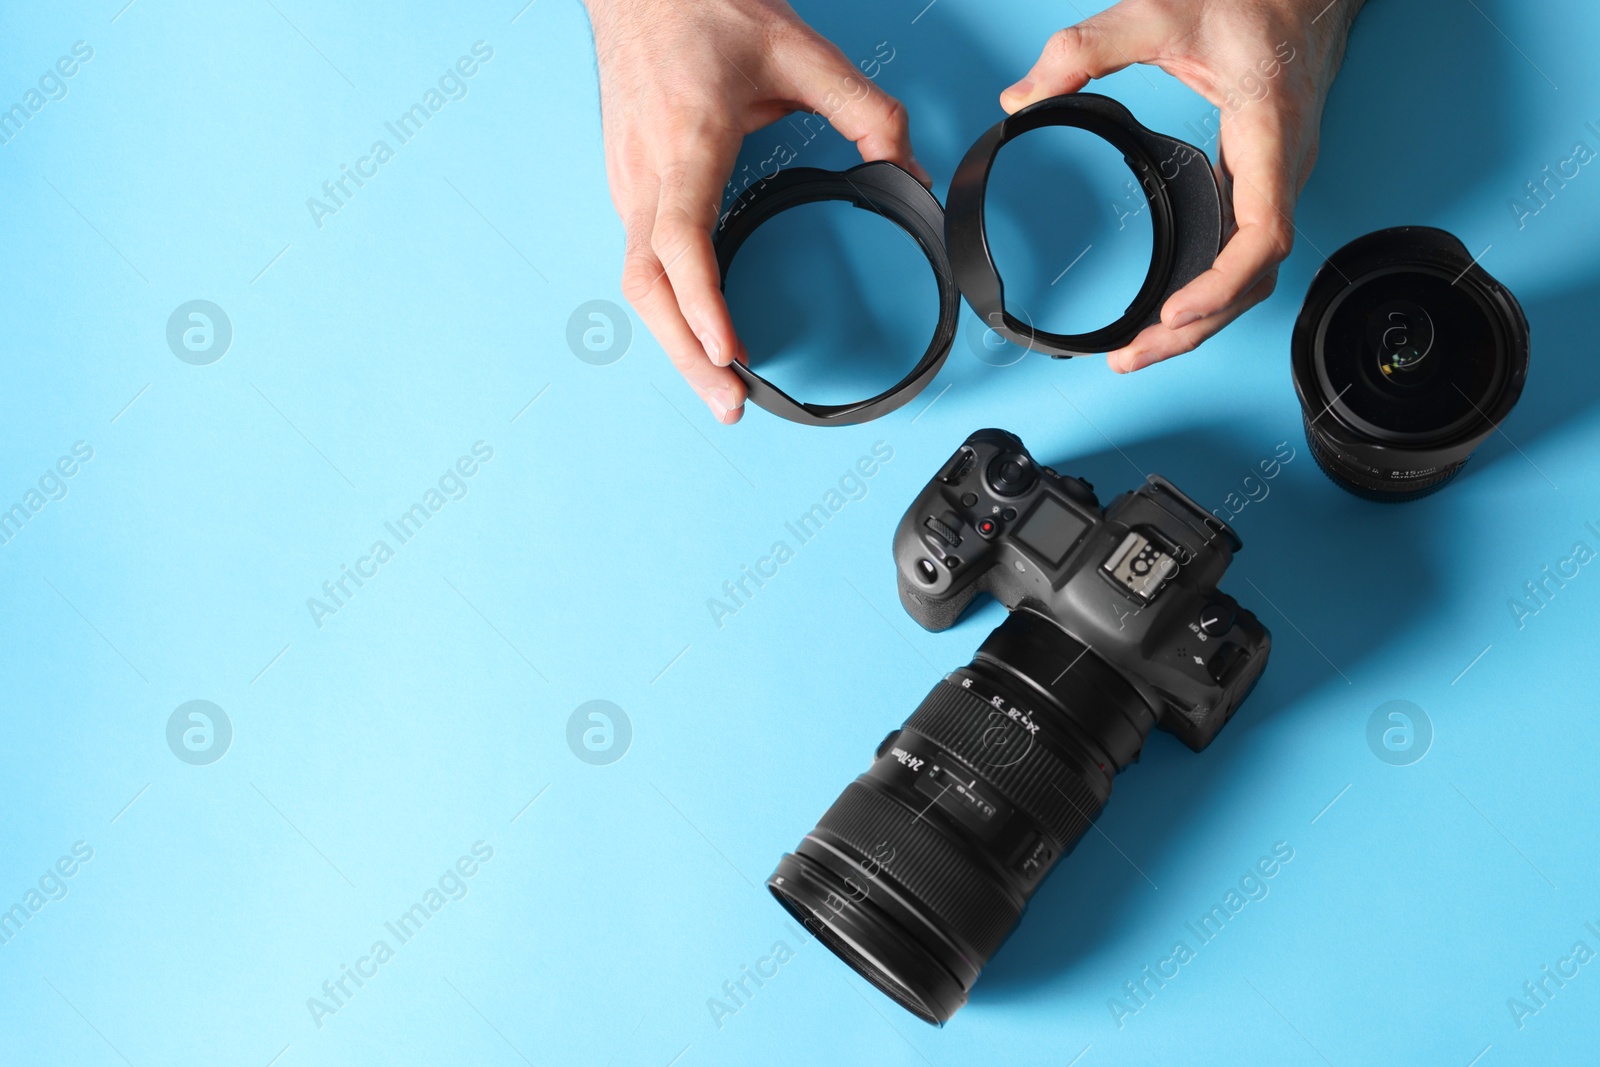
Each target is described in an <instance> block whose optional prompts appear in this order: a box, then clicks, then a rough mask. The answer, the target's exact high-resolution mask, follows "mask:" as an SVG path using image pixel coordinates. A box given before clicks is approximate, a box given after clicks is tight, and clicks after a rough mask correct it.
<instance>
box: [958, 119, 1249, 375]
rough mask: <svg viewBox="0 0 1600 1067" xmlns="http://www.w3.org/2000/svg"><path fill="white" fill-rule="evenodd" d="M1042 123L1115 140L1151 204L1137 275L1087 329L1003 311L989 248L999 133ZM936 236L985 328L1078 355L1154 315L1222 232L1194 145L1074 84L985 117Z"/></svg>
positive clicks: (1199, 266)
mask: <svg viewBox="0 0 1600 1067" xmlns="http://www.w3.org/2000/svg"><path fill="white" fill-rule="evenodd" d="M1044 126H1072V127H1076V128H1078V129H1081V130H1086V131H1088V132H1089V133H1092V134H1094V135H1095V136H1097V137H1099V138H1101V139H1102V140H1104V141H1106V142H1107V143H1109V144H1110V145H1111V146H1112V147H1113V148H1116V149H1117V150H1119V151H1120V152H1121V153H1122V158H1123V160H1124V162H1126V163H1127V164H1128V167H1129V169H1130V170H1132V171H1133V175H1134V177H1135V178H1136V179H1137V180H1138V182H1139V188H1140V190H1142V191H1143V193H1144V196H1145V200H1146V201H1147V202H1148V203H1149V206H1150V224H1151V235H1152V245H1151V249H1150V269H1149V271H1148V272H1147V273H1146V274H1145V278H1144V283H1143V284H1142V285H1141V286H1140V287H1139V292H1138V293H1137V294H1136V295H1135V296H1134V298H1133V301H1132V302H1131V303H1130V304H1129V305H1128V307H1127V310H1126V311H1124V312H1123V314H1122V316H1121V317H1120V318H1118V319H1117V320H1116V321H1115V322H1113V323H1110V324H1109V325H1106V326H1102V327H1101V328H1100V329H1098V330H1093V331H1090V332H1089V333H1078V334H1062V333H1050V332H1048V331H1045V330H1037V329H1034V328H1033V327H1032V326H1031V325H1029V324H1028V323H1025V322H1023V321H1022V320H1020V319H1018V318H1017V317H1016V316H1015V315H1012V314H1011V313H1010V312H1008V311H1006V307H1005V286H1004V283H1003V282H1002V281H1001V280H1000V272H999V271H998V270H997V269H996V268H995V265H994V257H993V255H992V254H991V253H990V250H989V237H988V232H987V229H986V227H985V223H984V214H983V203H984V196H985V192H986V190H987V188H988V184H989V172H990V170H992V169H993V167H994V160H995V156H996V155H998V154H999V152H1000V149H1001V147H1003V146H1004V145H1005V143H1006V142H1007V141H1010V140H1012V139H1014V138H1016V137H1020V136H1022V135H1023V134H1025V133H1028V132H1030V131H1032V130H1037V129H1039V128H1041V127H1044ZM945 242H946V244H947V245H948V247H949V249H950V263H951V265H952V266H953V267H954V268H955V272H956V285H957V286H959V287H960V289H961V295H963V296H965V297H966V298H967V303H968V304H969V305H971V307H972V310H973V311H975V312H977V315H978V318H980V319H982V320H983V322H984V323H985V324H986V325H988V326H989V328H990V329H992V330H994V331H995V332H996V333H998V334H999V335H1000V336H1002V337H1004V338H1005V339H1006V340H1008V341H1010V342H1012V343H1013V344H1017V345H1021V346H1022V347H1024V348H1027V349H1030V350H1033V351H1038V352H1045V353H1047V354H1049V355H1051V356H1055V357H1057V358H1066V357H1070V356H1086V355H1091V354H1094V353H1097V352H1109V351H1112V350H1113V349H1117V348H1121V347H1122V346H1123V345H1125V344H1127V343H1128V342H1130V341H1132V340H1133V339H1134V338H1135V337H1137V336H1138V335H1139V331H1140V330H1143V329H1144V328H1145V327H1146V326H1151V325H1154V324H1155V323H1157V322H1159V321H1161V305H1162V304H1164V303H1166V300H1167V297H1169V296H1171V295H1172V294H1173V293H1175V292H1177V291H1178V290H1179V289H1181V288H1183V287H1184V286H1185V285H1188V284H1189V282H1191V281H1193V280H1194V279H1195V278H1196V277H1197V276H1198V275H1199V274H1200V273H1201V272H1202V271H1204V270H1206V269H1207V268H1209V267H1210V266H1211V264H1212V262H1213V261H1214V260H1215V259H1216V258H1217V252H1218V250H1219V249H1220V248H1221V242H1222V199H1221V196H1220V194H1219V193H1218V190H1217V179H1216V175H1215V174H1213V173H1212V171H1211V164H1210V162H1209V161H1208V160H1207V159H1206V154H1205V153H1204V152H1202V151H1201V150H1200V149H1198V148H1196V147H1194V146H1193V145H1191V144H1188V143H1186V142H1184V141H1180V140H1177V139H1176V138H1172V137H1165V136H1163V135H1161V134H1158V133H1155V132H1153V131H1151V130H1148V129H1146V128H1145V127H1144V126H1141V125H1140V124H1139V122H1138V120H1137V119H1135V118H1134V117H1133V115H1132V113H1130V112H1129V111H1128V109H1127V108H1125V107H1123V106H1122V105H1121V104H1119V103H1117V102H1116V101H1115V100H1112V99H1111V98H1110V97H1108V96H1100V95H1098V94H1096V93H1074V94H1071V95H1069V96H1056V97H1052V98H1050V99H1049V100H1041V101H1039V102H1038V103H1036V104H1030V105H1029V106H1028V107H1025V108H1023V109H1022V110H1021V111H1018V112H1017V113H1016V114H1015V115H1011V116H1010V117H1008V118H1005V119H1002V120H1001V121H1000V122H997V123H995V124H994V125H993V126H991V127H989V130H988V132H986V133H985V134H984V135H983V136H982V137H980V138H978V140H977V143H976V144H974V145H973V146H972V147H971V148H970V149H968V150H967V155H966V158H965V159H963V160H962V161H961V165H960V166H959V167H957V168H956V174H955V177H954V178H953V179H952V180H951V182H950V195H949V196H948V197H947V198H946V206H945Z"/></svg>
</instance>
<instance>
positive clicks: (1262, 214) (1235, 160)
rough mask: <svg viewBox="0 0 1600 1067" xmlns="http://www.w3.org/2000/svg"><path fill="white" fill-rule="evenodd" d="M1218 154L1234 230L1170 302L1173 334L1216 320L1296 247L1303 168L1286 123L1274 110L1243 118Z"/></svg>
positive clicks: (1167, 316) (1166, 318)
mask: <svg viewBox="0 0 1600 1067" xmlns="http://www.w3.org/2000/svg"><path fill="white" fill-rule="evenodd" d="M1222 137H1223V140H1222V142H1221V148H1220V152H1221V154H1222V156H1223V160H1222V162H1223V163H1224V164H1225V166H1226V169H1227V170H1228V172H1229V173H1230V174H1231V177H1232V182H1231V186H1232V188H1231V192H1232V197H1231V201H1232V205H1233V216H1234V220H1235V223H1236V224H1237V227H1238V228H1237V229H1236V230H1235V231H1234V233H1233V236H1231V237H1230V238H1229V239H1228V243H1227V244H1226V245H1225V246H1224V247H1223V249H1222V252H1221V253H1220V254H1219V255H1218V256H1217V259H1216V262H1215V263H1213V264H1212V266H1211V269H1209V270H1207V271H1206V272H1204V273H1203V274H1201V275H1200V276H1199V277H1197V278H1195V279H1194V280H1193V281H1191V282H1190V283H1189V284H1188V285H1186V286H1184V287H1183V288H1182V289H1180V290H1179V291H1178V292H1176V293H1174V294H1173V295H1172V296H1171V297H1169V298H1168V299H1167V302H1166V304H1165V305H1164V306H1163V307H1162V309H1161V320H1162V322H1163V323H1165V324H1166V325H1167V326H1168V327H1169V328H1171V329H1178V330H1181V329H1182V328H1183V327H1185V326H1187V325H1188V324H1189V323H1192V322H1196V321H1199V320H1201V319H1205V318H1209V317H1211V316H1213V315H1216V314H1217V313H1218V312H1220V311H1222V310H1223V309H1225V308H1227V307H1229V306H1230V305H1232V304H1234V303H1236V302H1238V301H1239V300H1240V299H1241V298H1243V297H1244V295H1245V294H1246V293H1248V292H1250V291H1251V290H1252V289H1253V288H1254V287H1255V286H1256V284H1257V283H1258V282H1259V281H1260V280H1261V279H1262V278H1263V277H1265V276H1267V274H1268V273H1269V272H1275V271H1276V269H1277V266H1278V264H1279V263H1282V262H1283V261H1284V260H1285V259H1286V258H1288V255H1289V251H1290V249H1291V248H1292V247H1293V246H1294V235H1295V231H1294V202H1295V196H1296V192H1297V190H1298V187H1299V184H1300V181H1299V170H1300V166H1299V162H1298V160H1297V159H1296V158H1295V157H1296V156H1297V154H1298V152H1297V149H1296V148H1295V147H1294V146H1293V144H1292V143H1291V135H1290V132H1289V127H1288V124H1287V117H1286V116H1285V115H1284V114H1283V113H1282V112H1281V111H1279V110H1277V109H1274V108H1259V109H1254V113H1249V112H1246V113H1242V114H1240V115H1239V116H1237V117H1236V118H1235V119H1234V120H1233V121H1232V123H1231V124H1230V125H1229V126H1227V127H1225V128H1224V130H1223V134H1222Z"/></svg>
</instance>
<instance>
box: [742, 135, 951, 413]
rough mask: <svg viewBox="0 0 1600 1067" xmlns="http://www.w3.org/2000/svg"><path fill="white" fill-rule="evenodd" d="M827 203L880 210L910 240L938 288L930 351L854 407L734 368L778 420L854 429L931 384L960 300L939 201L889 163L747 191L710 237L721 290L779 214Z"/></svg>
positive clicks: (797, 171)
mask: <svg viewBox="0 0 1600 1067" xmlns="http://www.w3.org/2000/svg"><path fill="white" fill-rule="evenodd" d="M822 200H846V201H849V202H850V203H852V204H854V205H855V206H856V207H859V208H865V209H866V210H868V211H872V212H876V213H877V214H879V215H882V216H883V217H884V218H886V219H888V220H889V221H890V222H892V223H894V224H895V225H896V226H899V227H900V228H901V229H902V230H904V231H906V233H908V234H910V235H911V238H912V239H913V240H914V241H916V242H917V244H918V245H919V246H920V247H921V248H922V251H923V254H924V255H926V256H927V257H928V263H929V265H930V266H932V267H933V273H934V276H935V277H936V278H937V280H938V284H939V324H938V326H937V327H936V328H935V329H934V331H933V340H931V341H930V342H929V343H928V350H927V351H926V352H925V353H923V356H922V359H921V360H919V361H918V363H917V365H916V366H915V367H912V368H911V372H910V373H909V374H907V375H906V376H905V377H904V378H902V379H901V380H900V381H899V382H898V383H897V384H895V385H894V386H891V387H890V388H889V389H886V390H884V391H883V392H881V393H879V394H878V395H877V396H874V397H868V398H867V399H866V400H859V401H856V402H855V403H853V404H807V403H803V402H802V401H799V400H796V399H794V398H793V397H792V396H790V395H789V394H788V393H785V392H784V391H783V390H782V389H779V388H778V387H777V386H776V385H773V384H772V383H771V382H769V381H767V379H765V378H763V377H762V376H761V375H759V374H757V373H756V372H755V371H753V370H751V369H750V368H749V367H747V366H745V365H744V364H742V363H739V362H737V361H735V362H734V363H733V370H734V373H736V374H737V375H739V377H740V378H742V379H743V380H744V384H745V388H746V390H747V391H748V394H749V399H750V400H751V401H752V402H753V403H755V404H756V405H757V406H759V407H762V408H765V409H766V410H768V411H770V412H772V413H773V414H774V415H781V416H782V417H783V418H786V419H789V420H790V421H792V422H800V423H805V424H806V425H808V426H850V425H854V424H855V423H860V422H867V421H870V420H872V419H876V418H878V417H879V416H880V415H887V414H888V413H889V412H891V411H893V410H895V409H896V408H898V407H900V406H901V405H903V404H905V403H906V402H907V401H909V400H911V398H912V397H914V396H916V395H917V394H918V393H920V392H922V390H923V389H924V388H925V387H926V386H927V385H928V383H929V382H931V381H933V378H934V375H936V374H938V373H939V368H940V367H941V366H943V365H944V361H945V357H946V356H948V355H949V354H950V345H951V343H952V342H953V341H954V340H955V336H956V322H957V320H958V319H959V317H960V314H961V296H960V293H959V291H958V290H957V289H956V283H955V278H954V275H953V274H952V272H951V270H950V257H949V256H948V255H947V254H946V252H945V245H944V231H945V226H944V211H943V210H942V209H941V208H940V207H939V201H938V200H936V199H934V196H933V194H932V193H930V192H928V190H927V189H925V188H923V186H922V183H921V182H919V181H917V179H915V178H913V177H912V176H911V175H910V174H909V173H907V172H906V171H904V170H902V169H901V168H900V167H898V166H896V165H895V164H893V163H889V162H886V161H878V162H874V163H862V164H861V165H860V166H856V167H851V168H850V169H849V170H847V171H831V170H819V169H817V168H815V167H796V168H794V169H792V170H785V171H781V172H780V173H779V174H778V175H777V176H776V177H774V178H771V179H768V180H767V181H764V182H762V183H761V184H759V185H757V186H755V187H754V188H751V189H747V190H746V191H745V192H744V193H743V194H741V195H740V197H739V199H738V200H736V201H735V202H734V204H733V206H732V208H730V209H729V211H728V214H727V215H726V216H725V217H724V219H723V221H722V222H721V224H720V225H719V226H718V228H717V233H716V235H715V237H714V238H713V244H714V245H715V247H716V252H717V266H718V268H719V269H720V270H721V272H722V284H723V286H724V287H726V286H727V283H728V266H729V264H731V263H732V262H733V256H734V253H736V252H738V251H739V246H740V245H742V244H743V243H744V242H745V239H746V238H747V237H749V236H750V234H751V233H753V232H755V229H756V227H758V226H760V225H761V224H762V223H763V222H765V221H767V220H768V219H770V218H771V217H772V216H774V215H776V214H778V213H779V212H782V211H787V210H789V209H790V208H792V207H796V206H798V205H800V204H811V203H816V202H818V201H822Z"/></svg>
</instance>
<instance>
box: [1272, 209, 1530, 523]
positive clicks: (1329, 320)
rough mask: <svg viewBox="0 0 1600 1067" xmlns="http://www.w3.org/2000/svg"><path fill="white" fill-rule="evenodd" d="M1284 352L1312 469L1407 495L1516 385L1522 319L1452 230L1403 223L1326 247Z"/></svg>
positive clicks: (1453, 461) (1372, 495)
mask: <svg viewBox="0 0 1600 1067" xmlns="http://www.w3.org/2000/svg"><path fill="white" fill-rule="evenodd" d="M1291 350H1292V369H1293V376H1294V384H1295V392H1296V394H1297V395H1298V396H1299V399H1300V406H1301V411H1302V415H1303V420H1304V423H1305V429H1306V441H1307V443H1308V444H1309V446H1310V448H1311V454H1312V456H1313V457H1314V458H1315V459H1316V461H1317V463H1318V465H1319V466H1320V467H1321V468H1322V470H1323V471H1324V472H1325V473H1326V474H1327V475H1328V476H1329V478H1331V479H1332V480H1333V481H1334V482H1335V483H1337V484H1338V485H1340V486H1341V487H1343V488H1345V489H1347V490H1349V491H1350V492H1352V493H1355V494H1356V495H1357V496H1361V497H1365V498H1367V499H1371V500H1379V501H1403V500H1414V499H1416V498H1418V497H1422V496H1426V495H1428V494H1429V493H1433V492H1436V491H1437V490H1439V489H1440V488H1442V487H1443V486H1444V485H1445V484H1446V483H1447V482H1449V481H1450V479H1451V478H1453V477H1454V476H1455V475H1456V474H1457V473H1458V472H1459V471H1460V470H1461V468H1462V466H1463V465H1464V464H1465V463H1466V461H1467V460H1468V458H1470V457H1471V455H1472V453H1473V452H1474V451H1475V450H1476V449H1477V447H1478V446H1479V445H1480V444H1482V442H1483V440H1484V438H1486V437H1487V436H1488V435H1489V434H1490V433H1492V432H1493V431H1494V429H1495V427H1496V426H1498V425H1499V424H1500V422H1501V421H1502V420H1503V419H1504V418H1505V417H1506V415H1507V414H1508V413H1509V412H1510V411H1511V409H1512V407H1513V406H1514V405H1515V404H1516V402H1517V400H1518V398H1519V397H1520V396H1521V395H1522V388H1523V385H1524V383H1525V381H1526V379H1527V373H1528V353H1529V335H1528V322H1527V319H1526V317H1525V316H1524V315H1523V312H1522V308H1521V306H1520V305H1519V304H1518V303H1517V300H1516V297H1514V296H1512V294H1511V292H1510V291H1509V290H1508V289H1506V287H1505V286H1504V285H1502V284H1500V283H1499V282H1498V281H1496V280H1495V279H1494V278H1493V277H1492V276H1491V275H1490V274H1489V273H1488V272H1487V271H1486V270H1484V269H1483V267H1482V266H1480V265H1479V264H1478V263H1477V262H1476V259H1475V258H1474V257H1473V256H1472V255H1471V253H1469V252H1468V250H1467V248H1466V246H1465V245H1463V244H1462V243H1461V241H1460V240H1458V239H1457V238H1456V237H1454V236H1452V235H1451V234H1449V233H1447V232H1445V231H1444V230H1439V229H1434V228H1432V227H1426V226H1399V227H1394V228H1392V229H1387V230H1379V231H1377V232H1375V233H1370V234H1367V235H1366V236H1364V237H1359V238H1357V239H1356V240H1354V241H1352V242H1350V243H1349V244H1347V245H1345V246H1344V247H1343V248H1341V249H1339V250H1338V251H1337V252H1335V253H1334V254H1333V255H1332V256H1329V257H1328V260H1327V262H1326V263H1324V264H1323V266H1322V267H1321V269H1319V270H1318V271H1317V274H1316V276H1315V277H1314V278H1313V279H1312V282H1311V287H1310V289H1309V291H1308V292H1307V294H1306V299H1305V303H1304V305H1302V307H1301V309H1300V315H1299V318H1298V319H1297V320H1296V322H1295V328H1294V336H1293V340H1292V342H1291Z"/></svg>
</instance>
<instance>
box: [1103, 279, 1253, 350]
mask: <svg viewBox="0 0 1600 1067" xmlns="http://www.w3.org/2000/svg"><path fill="white" fill-rule="evenodd" d="M1277 281H1278V277H1277V273H1276V272H1273V273H1271V274H1268V275H1267V276H1266V277H1264V278H1262V279H1260V280H1259V281H1258V282H1256V284H1255V285H1254V286H1253V287H1251V289H1250V291H1249V292H1247V293H1245V294H1244V295H1243V296H1242V297H1240V299H1239V300H1238V301H1236V302H1235V303H1233V304H1231V305H1229V306H1228V307H1227V308H1225V309H1223V310H1222V311H1220V312H1218V313H1217V314H1215V315H1211V316H1208V317H1206V318H1203V319H1200V320H1198V321H1196V322H1192V323H1190V324H1189V325H1187V326H1184V327H1182V328H1181V329H1177V330H1174V329H1172V328H1171V327H1169V326H1167V325H1166V324H1165V323H1160V322H1158V323H1156V324H1155V325H1153V326H1146V327H1145V328H1144V329H1143V330H1141V331H1140V332H1139V336H1137V337H1135V338H1134V339H1133V340H1132V341H1131V342H1129V343H1128V344H1127V345H1126V346H1125V347H1123V348H1119V349H1117V350H1116V351H1115V352H1107V353H1106V365H1107V366H1109V367H1110V368H1111V369H1112V370H1114V371H1116V372H1117V373H1118V374H1127V373H1130V372H1132V371H1136V370H1142V369H1143V368H1145V367H1148V366H1150V365H1151V364H1152V363H1160V362H1161V361H1162V360H1165V359H1171V358H1172V357H1173V356H1179V355H1182V354H1183V353H1185V352H1192V351H1194V350H1195V349H1196V348H1199V347H1200V345H1201V344H1202V343H1203V342H1205V341H1207V340H1209V339H1210V338H1211V337H1213V336H1215V335H1216V334H1217V333H1218V332H1220V331H1221V330H1222V328H1223V327H1225V326H1227V325H1228V324H1229V323H1231V322H1233V320H1234V319H1237V318H1238V317H1239V316H1240V315H1243V314H1244V313H1245V312H1246V311H1249V310H1250V309H1251V308H1253V307H1255V306H1256V305H1257V304H1259V303H1261V301H1263V300H1265V299H1266V298H1267V297H1269V296H1271V295H1272V290H1273V288H1274V287H1275V286H1276V285H1277Z"/></svg>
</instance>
